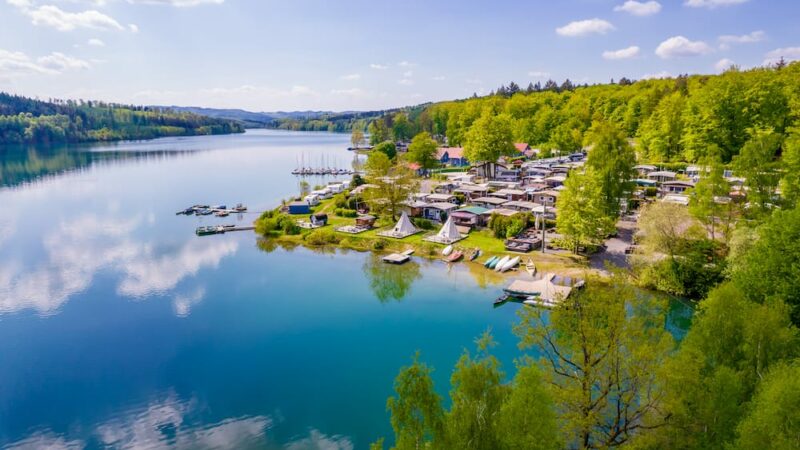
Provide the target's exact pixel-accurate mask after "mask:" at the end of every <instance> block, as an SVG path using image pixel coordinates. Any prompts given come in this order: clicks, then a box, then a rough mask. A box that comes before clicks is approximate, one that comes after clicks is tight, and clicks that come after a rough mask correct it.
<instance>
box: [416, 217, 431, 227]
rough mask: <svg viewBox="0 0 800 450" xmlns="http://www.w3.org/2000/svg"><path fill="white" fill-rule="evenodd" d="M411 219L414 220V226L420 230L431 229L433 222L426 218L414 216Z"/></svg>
mask: <svg viewBox="0 0 800 450" xmlns="http://www.w3.org/2000/svg"><path fill="white" fill-rule="evenodd" d="M411 221H412V222H414V226H416V227H417V228H419V229H420V230H432V229H433V222H431V221H430V220H428V219H423V218H422V217H415V218H414V219H412V220H411Z"/></svg>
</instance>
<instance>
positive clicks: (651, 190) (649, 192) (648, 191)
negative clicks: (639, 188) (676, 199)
mask: <svg viewBox="0 0 800 450" xmlns="http://www.w3.org/2000/svg"><path fill="white" fill-rule="evenodd" d="M656 194H658V188H657V187H654V186H649V187H646V188H645V189H644V195H645V197H655V196H656Z"/></svg>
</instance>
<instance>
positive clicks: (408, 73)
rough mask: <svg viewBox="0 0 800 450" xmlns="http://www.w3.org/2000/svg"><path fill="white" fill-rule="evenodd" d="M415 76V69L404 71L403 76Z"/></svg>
mask: <svg viewBox="0 0 800 450" xmlns="http://www.w3.org/2000/svg"><path fill="white" fill-rule="evenodd" d="M413 76H414V71H413V70H406V71H405V72H403V78H411V77H413Z"/></svg>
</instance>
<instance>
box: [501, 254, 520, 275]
mask: <svg viewBox="0 0 800 450" xmlns="http://www.w3.org/2000/svg"><path fill="white" fill-rule="evenodd" d="M517 264H519V256H515V257H513V258H511V259H510V260H508V262H506V263H505V264H503V266H502V267H500V270H499V271H500V272H507V271H509V270H511V269H513V268H514V267H516V265H517Z"/></svg>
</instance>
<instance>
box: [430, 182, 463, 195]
mask: <svg viewBox="0 0 800 450" xmlns="http://www.w3.org/2000/svg"><path fill="white" fill-rule="evenodd" d="M456 188H458V185H457V184H456V183H455V182H450V183H442V184H437V185H436V186H434V187H433V192H434V193H435V194H452V193H453V191H454V190H456Z"/></svg>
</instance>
